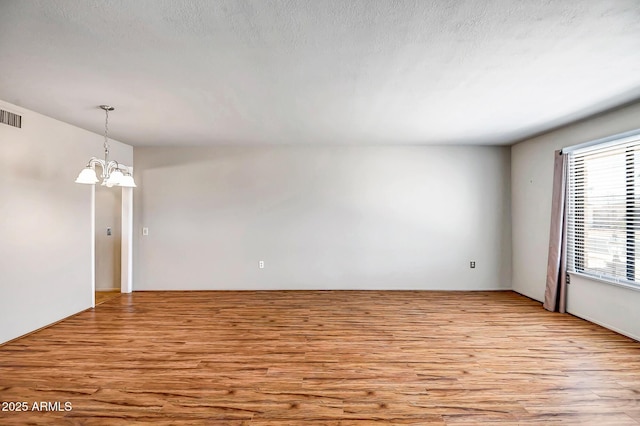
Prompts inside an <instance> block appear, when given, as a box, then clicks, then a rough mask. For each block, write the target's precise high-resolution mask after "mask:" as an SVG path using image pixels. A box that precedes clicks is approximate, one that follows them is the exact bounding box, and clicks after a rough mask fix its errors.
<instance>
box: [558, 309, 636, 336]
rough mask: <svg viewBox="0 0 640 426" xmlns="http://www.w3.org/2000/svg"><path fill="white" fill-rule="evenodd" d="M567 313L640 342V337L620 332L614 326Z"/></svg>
mask: <svg viewBox="0 0 640 426" xmlns="http://www.w3.org/2000/svg"><path fill="white" fill-rule="evenodd" d="M568 313H569V314H571V315H574V316H576V317H578V318H582V319H583V320H585V321H589V322H592V323H594V324H598V325H599V326H601V327H604V328H607V329H609V330H611V331H615V332H616V333H618V334H622V335H623V336H627V337H630V338H631V339H633V340H637V341H638V342H640V336H635V335H634V334H633V333H629V332H628V331H625V330H621V329H619V328H618V327H614V326H612V325H609V324H607V323H604V322H602V321H598V320H595V319H593V318H591V317H589V316H588V315H583V314H578V313H576V312H568Z"/></svg>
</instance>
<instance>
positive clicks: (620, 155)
mask: <svg viewBox="0 0 640 426" xmlns="http://www.w3.org/2000/svg"><path fill="white" fill-rule="evenodd" d="M567 189H568V197H567V270H568V271H571V272H578V273H582V274H585V275H590V276H594V277H598V278H601V279H604V280H607V281H613V282H616V283H623V284H631V285H640V259H639V258H638V256H639V255H640V246H639V244H638V240H637V238H638V235H639V234H640V232H639V225H640V215H639V213H640V212H639V209H640V135H638V134H636V135H635V136H633V137H625V138H623V139H620V140H618V141H610V142H607V143H605V144H600V145H594V146H591V147H587V148H583V149H576V150H574V151H571V152H570V153H569V174H568V187H567ZM636 248H637V250H636ZM636 265H638V268H636Z"/></svg>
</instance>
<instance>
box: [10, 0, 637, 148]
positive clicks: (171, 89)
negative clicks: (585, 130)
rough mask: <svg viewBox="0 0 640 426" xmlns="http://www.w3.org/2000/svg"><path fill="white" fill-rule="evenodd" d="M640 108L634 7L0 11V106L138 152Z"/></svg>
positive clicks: (392, 138) (431, 140)
mask: <svg viewBox="0 0 640 426" xmlns="http://www.w3.org/2000/svg"><path fill="white" fill-rule="evenodd" d="M638 98H640V0H607V1H605V0H602V1H601V0H561V1H554V0H521V1H518V0H471V1H465V0H457V1H451V0H430V1H428V0H411V1H410V0H407V1H403V0H335V1H323V0H299V1H295V0H280V1H273V0H253V1H249V0H244V1H240V0H229V1H211V0H192V1H176V0H154V1H148V0H136V1H131V0H126V1H104V0H99V1H98V0H85V1H59V0H44V1H33V0H0V99H3V100H5V101H8V102H11V103H14V104H17V105H20V106H23V107H26V108H29V109H32V110H35V111H37V112H40V113H43V114H45V115H49V116H51V117H54V118H57V119H60V120H62V121H66V122H68V123H71V124H74V125H77V126H79V127H82V128H86V129H89V130H93V131H95V132H98V133H100V132H101V131H102V127H103V113H102V111H101V110H99V109H97V105H99V104H102V103H109V104H112V105H114V106H115V107H116V111H115V112H114V113H112V114H111V120H110V123H111V125H110V129H111V135H112V136H113V137H114V138H115V139H119V140H121V141H123V142H125V143H129V144H132V145H136V146H142V145H181V144H184V145H204V144H278V143H285V144H298V143H299V144H312V143H314V144H318V143H329V144H343V143H344V144H448V143H455V144H507V143H511V142H513V141H516V140H519V139H522V138H524V137H527V136H530V135H533V134H536V133H540V132H542V131H545V130H548V129H551V128H554V127H557V126H559V125H562V124H565V123H568V122H571V121H574V120H576V119H579V118H582V117H585V116H588V115H591V114H594V113H597V112H601V111H603V110H606V109H610V108H612V107H615V106H619V105H621V104H624V103H626V102H629V101H632V100H635V99H638Z"/></svg>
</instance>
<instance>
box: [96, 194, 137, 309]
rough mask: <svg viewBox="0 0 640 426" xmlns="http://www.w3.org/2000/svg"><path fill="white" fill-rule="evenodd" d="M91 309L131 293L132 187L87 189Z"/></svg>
mask: <svg viewBox="0 0 640 426" xmlns="http://www.w3.org/2000/svg"><path fill="white" fill-rule="evenodd" d="M91 206H92V209H91V239H92V242H91V249H92V250H91V251H92V253H91V275H92V279H91V297H92V300H91V306H92V307H95V306H96V304H100V303H103V302H104V301H106V300H109V299H111V298H112V297H116V296H117V295H119V294H121V293H131V292H132V291H133V270H132V260H133V259H132V253H133V250H132V247H133V188H127V187H116V188H107V187H103V186H100V185H93V186H92V190H91Z"/></svg>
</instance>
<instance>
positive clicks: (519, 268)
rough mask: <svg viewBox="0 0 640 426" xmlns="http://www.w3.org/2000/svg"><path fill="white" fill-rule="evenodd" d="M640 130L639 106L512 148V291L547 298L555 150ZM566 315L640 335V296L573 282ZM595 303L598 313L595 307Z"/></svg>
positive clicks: (598, 284)
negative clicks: (545, 295)
mask: <svg viewBox="0 0 640 426" xmlns="http://www.w3.org/2000/svg"><path fill="white" fill-rule="evenodd" d="M637 128H640V103H636V104H634V105H630V106H627V107H625V108H622V109H619V110H616V111H612V112H610V113H607V114H603V115H600V116H598V117H595V118H592V119H590V120H585V121H582V122H579V123H576V124H574V125H571V126H568V127H564V128H562V129H559V130H556V131H554V132H550V133H547V134H544V135H542V136H539V137H536V138H533V139H530V140H527V141H524V142H521V143H518V144H516V145H514V146H513V147H512V148H511V199H512V207H511V209H512V212H511V214H512V221H513V242H512V247H513V289H514V290H515V291H517V292H519V293H522V294H524V295H526V296H529V297H531V298H533V299H536V300H539V301H542V300H543V299H544V288H545V279H546V270H547V253H548V245H549V226H550V220H551V219H550V216H551V192H552V179H553V153H554V151H555V150H557V149H561V148H563V147H568V146H572V145H576V144H579V143H582V142H588V141H590V140H595V139H599V138H602V137H605V136H611V135H614V134H617V133H622V132H626V131H629V130H633V129H637ZM567 296H568V310H569V312H571V313H572V314H574V315H577V316H579V317H582V318H585V319H589V320H591V321H593V322H597V323H600V324H603V325H607V326H608V327H610V328H614V329H616V330H617V331H619V332H621V333H623V334H627V335H631V336H634V337H635V338H636V339H637V338H638V337H639V336H640V328H639V327H640V314H639V313H640V309H638V306H640V292H638V291H634V290H629V289H624V288H620V287H614V286H611V285H609V284H606V283H601V282H596V281H592V280H587V279H584V278H581V277H574V278H573V279H572V281H571V284H570V285H569V290H568V293H567ZM596 304H597V308H596Z"/></svg>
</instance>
